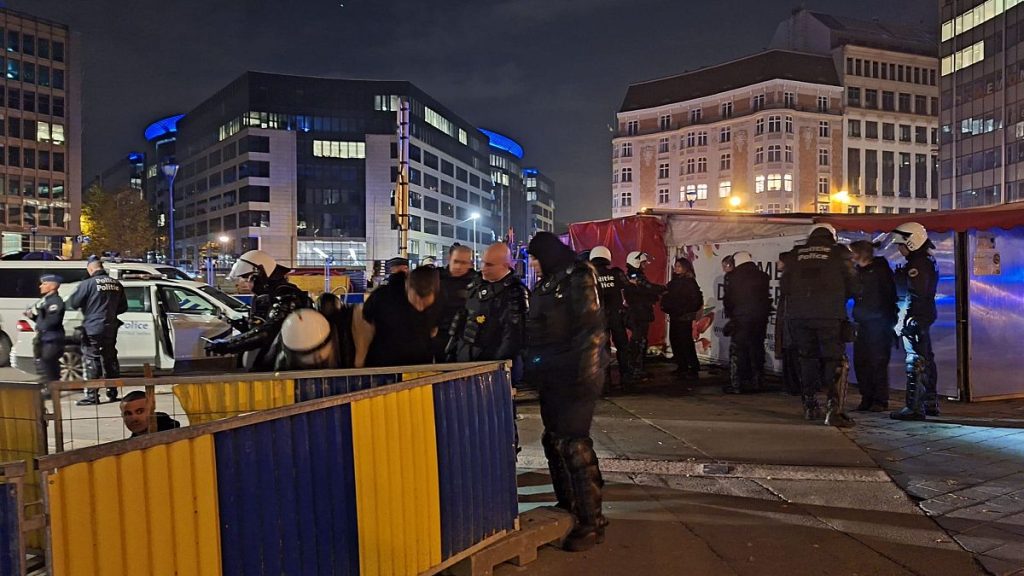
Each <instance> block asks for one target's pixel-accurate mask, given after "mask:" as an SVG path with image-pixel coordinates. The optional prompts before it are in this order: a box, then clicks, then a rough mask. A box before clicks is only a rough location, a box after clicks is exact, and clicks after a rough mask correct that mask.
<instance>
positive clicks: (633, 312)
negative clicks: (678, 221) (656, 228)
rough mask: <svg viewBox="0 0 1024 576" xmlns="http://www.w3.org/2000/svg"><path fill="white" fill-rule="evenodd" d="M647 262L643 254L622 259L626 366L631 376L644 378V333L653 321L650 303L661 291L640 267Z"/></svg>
mask: <svg viewBox="0 0 1024 576" xmlns="http://www.w3.org/2000/svg"><path fill="white" fill-rule="evenodd" d="M650 261H651V257H650V255H648V254H647V253H646V252H637V251H634V252H630V253H629V255H628V256H627V257H626V277H627V279H628V280H629V284H628V285H627V286H626V304H628V305H629V308H628V310H627V312H626V327H627V328H629V331H630V340H629V343H630V352H631V355H632V357H631V358H630V361H629V362H630V367H631V368H632V369H633V376H634V377H642V376H643V375H644V359H645V358H646V356H647V332H648V331H649V330H650V328H651V322H653V321H654V304H655V303H656V302H657V301H658V298H660V297H661V294H662V293H663V292H665V287H664V286H661V285H660V284H652V283H651V282H650V281H648V280H647V276H646V274H645V273H644V266H646V265H647V263H648V262H650Z"/></svg>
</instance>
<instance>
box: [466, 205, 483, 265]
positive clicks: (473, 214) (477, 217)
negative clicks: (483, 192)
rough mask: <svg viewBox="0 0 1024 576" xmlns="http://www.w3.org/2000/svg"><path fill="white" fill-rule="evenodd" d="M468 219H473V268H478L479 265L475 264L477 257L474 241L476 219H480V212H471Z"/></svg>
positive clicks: (475, 237) (475, 238) (475, 239)
mask: <svg viewBox="0 0 1024 576" xmlns="http://www.w3.org/2000/svg"><path fill="white" fill-rule="evenodd" d="M469 219H470V220H472V221H473V268H479V266H478V265H477V258H476V253H477V249H476V241H477V236H476V221H477V220H479V219H480V213H479V212H473V213H472V214H470V215H469Z"/></svg>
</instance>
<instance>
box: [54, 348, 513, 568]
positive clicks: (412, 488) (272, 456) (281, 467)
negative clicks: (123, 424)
mask: <svg viewBox="0 0 1024 576" xmlns="http://www.w3.org/2000/svg"><path fill="white" fill-rule="evenodd" d="M398 370H401V372H396V369H381V370H335V371H320V372H304V373H287V374H262V375H251V376H250V375H246V376H245V377H238V378H235V377H234V376H232V378H231V383H229V385H228V386H239V387H241V388H243V389H246V390H255V389H256V388H257V387H258V386H266V385H267V384H266V383H268V382H269V383H273V384H274V385H275V386H277V387H278V388H276V389H275V394H277V393H279V394H278V395H276V396H275V394H269V395H268V396H266V399H267V403H266V405H265V406H264V407H257V408H256V410H257V411H250V412H249V413H239V412H243V411H244V410H245V409H246V408H244V407H243V405H242V404H241V403H237V405H235V406H233V407H232V406H227V405H228V404H231V403H232V402H233V400H232V399H231V398H232V397H230V396H229V397H228V400H227V401H226V402H225V406H226V407H227V408H229V409H228V410H227V411H226V412H223V413H225V414H227V415H226V416H224V417H221V418H219V419H213V418H210V419H208V420H206V421H204V422H203V423H198V424H197V423H192V424H191V425H189V426H185V427H182V428H179V429H175V430H170V431H166V432H162V433H158V434H146V435H143V436H140V437H136V438H130V439H127V440H125V441H119V442H109V443H104V444H100V445H96V446H90V447H85V448H79V449H75V450H70V451H67V452H64V453H61V454H55V455H51V456H46V457H43V458H41V459H40V460H39V469H40V471H41V472H42V475H43V478H44V484H45V486H46V488H47V502H48V512H49V515H50V530H49V536H50V538H49V543H50V553H51V556H52V563H51V566H50V573H51V574H53V575H54V576H63V575H69V574H128V573H141V572H139V570H140V568H139V567H148V572H149V573H177V574H200V575H201V574H218V575H219V574H263V573H285V572H294V573H297V574H317V573H331V574H421V573H436V572H438V571H440V570H442V569H444V568H445V567H447V566H449V565H451V564H453V563H455V562H457V561H459V560H461V559H462V558H464V557H466V556H467V555H468V554H470V553H471V552H473V551H475V550H476V549H479V548H480V547H482V546H485V545H487V544H489V543H490V542H492V541H493V540H494V539H495V538H497V537H499V536H500V535H502V534H504V533H505V532H506V531H509V530H513V529H514V528H515V526H516V518H517V499H516V475H515V446H514V442H515V433H514V421H513V414H512V394H511V383H510V378H509V374H508V367H507V365H506V364H505V363H476V364H466V365H447V366H437V365H431V366H420V367H405V368H401V369H398ZM423 372H430V373H429V374H426V375H424V374H423ZM399 374H401V375H403V376H404V377H401V381H397V382H396V380H398V378H395V376H396V375H399ZM417 376H418V377H417ZM361 379H362V380H361ZM136 380H137V381H141V382H133V383H134V384H136V385H139V384H141V385H142V386H143V387H145V386H163V385H165V384H166V382H167V380H169V379H164V378H160V379H136ZM174 380H175V384H174V385H175V386H182V385H198V386H212V389H217V388H218V387H220V388H224V387H226V386H225V385H224V384H223V382H222V381H211V380H210V379H209V378H207V379H206V381H205V382H203V381H201V380H200V379H198V378H197V377H190V378H181V379H174ZM389 381H391V382H395V383H393V384H390V385H387V386H382V385H381V384H384V383H388V382H389ZM112 382H128V380H124V381H112ZM112 382H103V383H101V384H98V385H97V384H96V383H94V382H90V383H88V384H89V385H90V386H99V387H105V386H107V385H110V384H111V383H112ZM367 382H368V384H367ZM351 388H358V389H357V390H351ZM289 390H290V391H291V396H290V397H289V394H288V391H289ZM282 395H283V396H282ZM201 396H202V394H201ZM238 397H239V398H242V397H246V394H241V395H239V396H238ZM289 400H290V401H291V402H292V403H290V404H289V403H288V402H287V401H289ZM218 407H220V406H218ZM215 412H216V411H215V410H212V411H204V412H201V414H205V415H212V414H214V413H215ZM55 424H56V422H55ZM84 527H87V528H85V529H83V528H84ZM127 534H130V535H132V538H125V537H124V535H127ZM146 571H147V570H143V572H146Z"/></svg>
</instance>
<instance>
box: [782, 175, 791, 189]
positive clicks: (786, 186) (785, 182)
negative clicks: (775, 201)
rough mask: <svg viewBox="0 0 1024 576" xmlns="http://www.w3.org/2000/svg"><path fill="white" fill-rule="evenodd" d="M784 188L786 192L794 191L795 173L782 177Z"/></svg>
mask: <svg viewBox="0 0 1024 576" xmlns="http://www.w3.org/2000/svg"><path fill="white" fill-rule="evenodd" d="M782 189H783V190H785V191H786V192H792V191H793V175H792V174H786V175H784V176H783V177H782Z"/></svg>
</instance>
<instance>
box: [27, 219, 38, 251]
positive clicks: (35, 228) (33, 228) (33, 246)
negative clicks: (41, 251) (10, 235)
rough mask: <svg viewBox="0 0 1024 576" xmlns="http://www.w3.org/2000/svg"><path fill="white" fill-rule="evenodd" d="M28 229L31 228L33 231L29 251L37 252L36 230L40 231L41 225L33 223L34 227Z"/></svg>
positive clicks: (30, 230)
mask: <svg viewBox="0 0 1024 576" xmlns="http://www.w3.org/2000/svg"><path fill="white" fill-rule="evenodd" d="M28 230H29V232H31V233H32V247H31V248H30V249H29V252H35V251H36V232H39V226H36V225H32V227H31V228H29V229H28Z"/></svg>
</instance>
